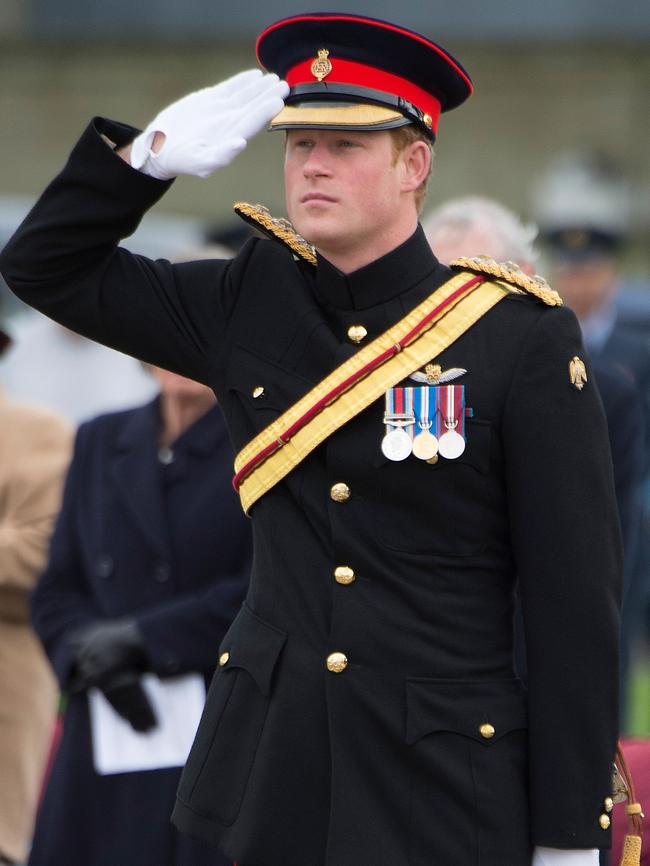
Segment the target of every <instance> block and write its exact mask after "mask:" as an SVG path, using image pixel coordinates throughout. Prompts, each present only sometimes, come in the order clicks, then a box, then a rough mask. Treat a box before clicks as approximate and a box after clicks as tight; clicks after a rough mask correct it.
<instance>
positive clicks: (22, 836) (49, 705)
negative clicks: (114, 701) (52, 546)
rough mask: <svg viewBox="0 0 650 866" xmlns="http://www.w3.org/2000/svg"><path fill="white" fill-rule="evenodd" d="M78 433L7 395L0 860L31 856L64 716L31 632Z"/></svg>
mask: <svg viewBox="0 0 650 866" xmlns="http://www.w3.org/2000/svg"><path fill="white" fill-rule="evenodd" d="M71 446H72V431H71V429H70V428H69V426H68V424H67V422H66V421H64V420H63V419H61V418H59V417H58V416H57V415H54V414H53V413H52V412H50V411H49V410H45V409H41V408H38V407H36V406H28V405H24V404H20V403H14V402H13V401H10V400H8V399H6V398H5V397H4V396H3V395H2V393H0V778H1V779H2V783H1V784H0V853H1V854H4V855H5V856H7V857H9V858H10V859H14V860H19V861H20V860H22V859H24V858H25V857H26V854H27V849H28V847H29V841H30V838H31V833H32V825H33V820H34V813H35V809H36V804H37V799H38V794H39V791H40V786H41V782H42V776H43V770H44V765H45V761H46V758H47V754H48V749H49V745H50V741H51V736H52V731H53V725H54V720H55V715H56V704H57V687H56V683H55V680H54V677H53V675H52V673H51V671H50V667H49V664H48V662H47V660H46V658H45V655H44V653H43V651H42V649H41V646H40V644H39V642H38V640H37V638H36V636H35V635H34V633H33V632H32V629H31V627H30V625H29V608H28V593H29V591H30V589H31V588H32V587H33V586H34V583H35V582H36V580H37V578H38V575H39V573H40V571H41V570H42V569H43V567H44V565H45V560H46V556H47V546H48V542H49V538H50V535H51V533H52V528H53V524H54V519H55V517H56V514H57V511H58V508H59V504H60V496H61V482H62V479H63V476H64V472H65V470H66V468H67V464H68V461H69V459H70V453H71Z"/></svg>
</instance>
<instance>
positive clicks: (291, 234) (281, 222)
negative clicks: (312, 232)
mask: <svg viewBox="0 0 650 866" xmlns="http://www.w3.org/2000/svg"><path fill="white" fill-rule="evenodd" d="M233 210H234V211H235V213H236V214H237V216H240V217H241V218H242V219H243V220H245V222H247V223H249V225H252V226H253V228H255V229H257V230H258V231H260V232H262V233H263V234H265V235H266V236H267V237H269V238H272V239H274V240H278V241H280V242H281V243H283V244H284V245H285V246H286V247H289V249H290V250H291V252H292V253H293V254H294V255H295V256H296V257H297V258H299V259H302V260H303V261H305V262H309V264H310V265H315V264H316V263H317V259H316V250H315V249H314V247H313V246H312V245H311V244H310V243H308V242H307V241H306V240H305V239H304V238H303V237H301V236H300V235H299V234H298V232H297V231H296V230H295V228H294V227H293V225H292V224H291V223H290V222H289V220H286V219H284V218H283V217H274V216H272V215H271V213H270V211H269V209H268V208H267V207H264V205H263V204H249V203H248V202H245V201H238V202H237V203H236V204H234V205H233Z"/></svg>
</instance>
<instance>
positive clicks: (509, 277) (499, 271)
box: [449, 256, 562, 307]
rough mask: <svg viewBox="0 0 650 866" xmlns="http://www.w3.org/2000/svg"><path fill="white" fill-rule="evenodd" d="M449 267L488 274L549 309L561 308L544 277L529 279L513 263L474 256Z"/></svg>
mask: <svg viewBox="0 0 650 866" xmlns="http://www.w3.org/2000/svg"><path fill="white" fill-rule="evenodd" d="M449 267H451V268H462V269H463V270H464V271H472V272H473V273H475V274H489V275H490V276H491V277H494V278H495V279H497V280H503V281H504V282H506V283H509V284H510V285H511V286H514V287H515V288H516V289H518V290H520V293H521V290H523V292H525V293H526V294H529V295H534V296H535V297H536V298H539V300H540V301H543V302H544V303H545V304H548V306H549V307H561V306H562V298H561V297H560V296H559V295H558V293H557V292H556V291H555V289H552V288H551V287H550V286H549V284H548V283H547V282H546V280H545V279H544V277H540V276H539V274H535V275H534V276H533V277H529V276H528V274H525V273H524V272H523V271H522V269H521V268H520V267H519V265H517V264H515V262H495V261H494V259H491V258H490V257H489V256H474V257H473V258H465V257H462V258H459V259H454V260H453V262H450V264H449Z"/></svg>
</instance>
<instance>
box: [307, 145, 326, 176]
mask: <svg viewBox="0 0 650 866" xmlns="http://www.w3.org/2000/svg"><path fill="white" fill-rule="evenodd" d="M303 171H304V174H305V177H320V176H323V175H329V174H330V173H331V170H330V165H329V159H328V158H327V148H326V147H325V146H324V145H322V144H315V145H314V146H313V147H312V148H311V149H310V150H309V156H308V157H307V159H306V160H305V163H304V165H303Z"/></svg>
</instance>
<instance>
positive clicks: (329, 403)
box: [233, 272, 513, 513]
mask: <svg viewBox="0 0 650 866" xmlns="http://www.w3.org/2000/svg"><path fill="white" fill-rule="evenodd" d="M510 291H513V290H512V289H509V288H508V286H507V285H505V284H503V283H496V282H487V281H486V278H485V277H484V276H480V275H478V276H477V275H476V274H471V273H468V272H463V273H459V274H456V275H455V276H454V277H452V278H451V279H450V280H448V281H447V282H446V283H444V284H443V285H442V286H440V287H439V288H438V289H436V291H435V292H433V294H431V295H430V296H429V297H428V298H427V299H426V300H425V301H423V302H422V303H421V304H419V305H418V306H417V307H415V308H414V309H413V310H411V312H410V313H408V315H406V316H405V317H404V318H403V319H401V320H400V321H399V322H398V323H397V324H396V325H393V327H392V328H389V329H388V330H387V331H385V332H384V333H383V334H381V335H380V336H379V337H377V338H376V339H375V340H373V341H372V342H371V343H369V344H368V345H367V346H364V348H363V349H360V350H359V351H358V352H357V353H356V354H355V355H353V356H352V357H351V358H349V359H348V360H347V361H345V362H344V363H343V364H341V365H340V366H339V367H337V368H336V369H335V370H334V371H333V372H332V373H330V374H329V376H327V377H326V378H325V379H323V380H322V381H321V382H319V383H318V385H316V386H315V387H314V388H312V389H311V391H309V392H308V393H307V394H305V396H304V397H302V398H301V399H300V400H298V401H297V402H296V403H294V404H293V405H292V406H290V407H289V409H287V410H286V411H285V412H283V414H282V415H281V416H280V417H279V418H277V419H276V420H275V421H273V422H272V423H271V424H269V425H268V426H267V427H265V428H264V430H262V432H261V433H259V434H258V435H257V436H256V437H255V438H254V439H253V440H252V441H251V442H249V443H248V445H246V446H245V447H244V448H243V449H242V450H241V451H240V452H239V454H238V455H237V457H236V459H235V472H236V475H235V477H234V479H233V487H234V488H235V490H237V491H238V493H239V496H240V499H241V504H242V508H243V509H244V511H245V512H246V513H248V512H249V510H250V508H251V506H252V505H253V504H254V503H255V502H257V500H258V499H260V497H262V496H263V495H264V494H265V493H266V492H267V491H269V490H270V489H271V488H272V487H274V486H275V485H276V484H277V483H278V482H279V481H281V480H282V479H283V478H284V477H285V476H286V475H288V473H289V472H291V470H292V469H294V468H295V467H296V466H297V465H298V464H299V463H300V462H301V461H302V460H304V459H305V457H307V455H308V454H310V453H311V452H312V451H313V450H314V449H315V448H317V447H318V445H320V444H321V442H323V441H324V440H325V439H327V438H328V436H331V434H332V433H334V432H335V431H336V430H338V429H339V427H342V426H343V425H344V424H346V423H347V422H348V421H349V420H350V419H351V418H354V417H355V416H356V415H358V414H359V413H360V412H362V411H363V410H364V409H366V408H367V407H368V406H370V404H371V403H373V402H374V401H375V400H377V399H378V398H379V397H381V396H383V394H384V393H385V392H386V391H387V390H388V389H389V388H392V387H393V386H394V385H396V384H397V383H398V382H401V381H402V379H405V378H406V377H407V376H409V375H410V374H411V373H413V372H414V371H415V370H417V369H419V368H420V367H422V366H423V365H424V364H427V363H429V361H431V359H432V358H435V357H436V356H438V355H439V354H441V352H443V351H444V350H445V349H447V348H448V347H449V346H450V345H451V344H452V343H453V342H455V340H457V339H458V338H459V337H460V336H461V335H462V334H464V333H465V332H466V331H467V330H468V329H469V328H470V327H471V326H472V325H473V324H475V322H477V321H478V320H479V319H480V318H481V316H483V315H484V314H485V313H486V312H487V311H488V310H490V309H491V308H492V307H493V306H495V304H497V303H498V302H499V301H500V300H502V298H504V297H505V296H506V295H508V294H509V293H510Z"/></svg>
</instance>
